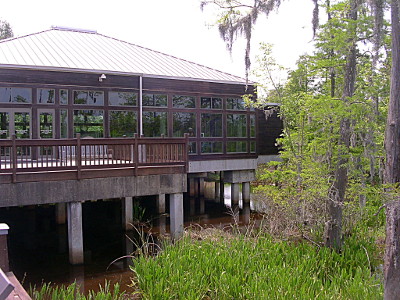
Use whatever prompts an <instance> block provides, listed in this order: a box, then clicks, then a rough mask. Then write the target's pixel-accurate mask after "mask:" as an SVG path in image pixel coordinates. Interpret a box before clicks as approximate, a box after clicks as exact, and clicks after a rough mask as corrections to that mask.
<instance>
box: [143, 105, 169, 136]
mask: <svg viewBox="0 0 400 300" xmlns="http://www.w3.org/2000/svg"><path fill="white" fill-rule="evenodd" d="M143 134H144V136H146V137H157V136H161V135H162V134H163V135H165V136H166V135H167V113H166V112H154V111H144V112H143Z"/></svg>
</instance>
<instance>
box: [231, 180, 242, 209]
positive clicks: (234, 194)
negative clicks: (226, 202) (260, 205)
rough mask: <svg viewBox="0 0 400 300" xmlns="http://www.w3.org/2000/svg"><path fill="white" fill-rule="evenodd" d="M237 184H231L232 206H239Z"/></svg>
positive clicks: (238, 188)
mask: <svg viewBox="0 0 400 300" xmlns="http://www.w3.org/2000/svg"><path fill="white" fill-rule="evenodd" d="M239 191H240V184H239V183H231V203H232V206H235V205H239Z"/></svg>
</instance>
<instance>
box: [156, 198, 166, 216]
mask: <svg viewBox="0 0 400 300" xmlns="http://www.w3.org/2000/svg"><path fill="white" fill-rule="evenodd" d="M156 206H157V212H158V213H159V214H165V194H160V195H156Z"/></svg>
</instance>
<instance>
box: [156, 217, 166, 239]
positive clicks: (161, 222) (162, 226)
mask: <svg viewBox="0 0 400 300" xmlns="http://www.w3.org/2000/svg"><path fill="white" fill-rule="evenodd" d="M157 225H158V233H159V234H160V235H164V234H165V233H166V231H167V230H166V229H167V226H166V225H167V217H166V215H161V216H159V217H158V219H157Z"/></svg>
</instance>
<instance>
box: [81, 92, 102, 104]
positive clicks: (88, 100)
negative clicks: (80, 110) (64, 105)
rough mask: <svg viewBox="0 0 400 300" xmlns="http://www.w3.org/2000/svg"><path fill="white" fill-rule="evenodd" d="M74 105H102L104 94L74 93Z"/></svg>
mask: <svg viewBox="0 0 400 300" xmlns="http://www.w3.org/2000/svg"><path fill="white" fill-rule="evenodd" d="M74 104H86V105H104V93H103V92H94V91H74Z"/></svg>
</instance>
